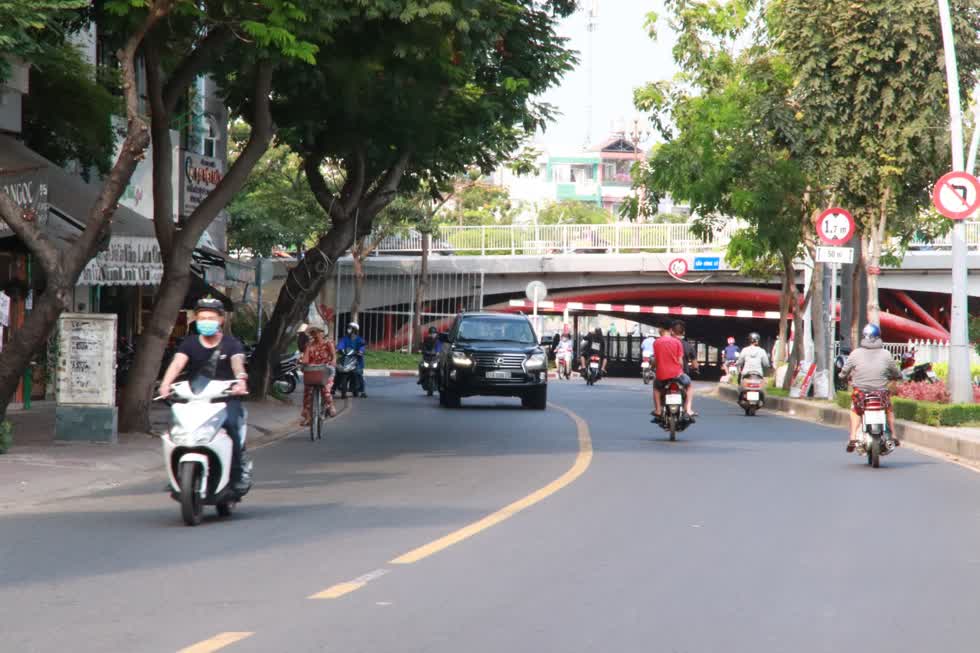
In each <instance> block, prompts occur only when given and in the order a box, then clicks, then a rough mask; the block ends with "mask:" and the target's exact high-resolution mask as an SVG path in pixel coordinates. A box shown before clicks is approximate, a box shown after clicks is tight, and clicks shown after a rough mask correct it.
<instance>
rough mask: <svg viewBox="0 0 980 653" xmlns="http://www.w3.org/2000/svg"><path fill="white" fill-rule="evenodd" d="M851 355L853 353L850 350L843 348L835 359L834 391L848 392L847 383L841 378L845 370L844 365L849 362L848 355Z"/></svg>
mask: <svg viewBox="0 0 980 653" xmlns="http://www.w3.org/2000/svg"><path fill="white" fill-rule="evenodd" d="M850 353H851V351H850V350H849V349H847V348H845V347H842V348H841V351H840V353H839V354H837V357H836V358H834V389H835V390H838V391H841V390H847V381H846V380H845V379H842V378H841V377H840V373H841V370H843V369H844V364H845V363H846V362H847V355H848V354H850Z"/></svg>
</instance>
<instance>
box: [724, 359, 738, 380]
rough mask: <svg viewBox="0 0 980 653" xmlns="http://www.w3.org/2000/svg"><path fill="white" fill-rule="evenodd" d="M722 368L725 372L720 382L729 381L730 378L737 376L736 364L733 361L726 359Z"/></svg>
mask: <svg viewBox="0 0 980 653" xmlns="http://www.w3.org/2000/svg"><path fill="white" fill-rule="evenodd" d="M723 369H724V370H725V373H724V374H723V375H722V377H721V382H722V383H731V381H732V379H735V378H738V365H737V364H736V363H735V361H727V362H726V363H725V366H724V368H723Z"/></svg>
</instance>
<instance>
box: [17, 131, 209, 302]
mask: <svg viewBox="0 0 980 653" xmlns="http://www.w3.org/2000/svg"><path fill="white" fill-rule="evenodd" d="M5 179H6V180H8V181H9V180H13V182H17V183H19V184H20V186H18V190H22V191H23V192H25V193H30V192H34V193H36V192H38V191H39V189H40V188H42V186H43V187H45V188H46V189H47V204H48V219H47V222H46V224H45V229H46V230H47V232H48V233H49V234H50V235H51V236H52V237H53V238H54V239H55V240H56V241H58V242H60V243H61V244H62V245H63V246H65V247H70V246H71V243H72V242H73V241H74V240H75V238H77V237H78V234H80V233H81V230H82V229H84V227H85V223H86V221H87V218H88V211H89V209H90V208H91V207H92V204H93V203H94V202H95V200H96V198H97V197H98V194H99V192H100V188H99V187H97V186H94V185H92V184H88V183H86V182H85V181H83V180H82V179H81V178H79V177H76V176H74V175H71V174H69V173H68V172H65V171H64V170H63V169H61V168H60V167H59V166H57V165H55V164H54V163H52V162H51V161H48V160H47V159H45V158H44V157H42V156H41V155H40V154H38V153H37V152H34V151H33V150H31V149H30V148H28V147H27V146H26V145H24V144H23V143H21V142H20V141H17V140H16V139H13V138H11V137H9V136H2V135H0V192H2V191H3V188H4V187H5V186H7V184H6V183H4V180H5ZM111 230H112V235H111V237H110V240H109V244H108V246H107V247H106V249H105V250H104V251H101V252H99V253H98V254H97V255H96V256H95V258H94V259H92V260H91V261H90V262H89V264H88V265H87V266H86V267H85V269H84V270H83V271H82V274H81V276H80V277H79V280H78V285H81V286H147V285H157V284H159V283H160V280H161V278H162V277H163V262H162V257H161V254H160V246H159V244H158V243H157V240H156V234H155V232H154V229H153V222H152V220H149V219H148V218H146V217H144V216H142V215H140V214H139V213H137V212H136V211H133V210H132V209H130V208H128V207H125V206H119V207H118V208H117V209H116V212H115V214H114V215H113V218H112V225H111ZM12 236H13V233H12V232H11V231H10V228H9V227H7V225H6V223H4V222H3V221H2V220H0V238H6V237H12ZM194 260H195V266H194V267H195V268H200V267H201V266H211V267H215V268H223V267H224V261H225V256H224V254H222V253H221V252H219V251H217V250H215V249H213V242H212V241H211V240H210V238H204V237H202V239H201V242H199V243H198V248H197V249H196V250H195V252H194ZM199 271H201V270H199ZM209 276H211V275H209ZM214 276H222V275H214ZM215 280H217V279H215Z"/></svg>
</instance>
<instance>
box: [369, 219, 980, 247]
mask: <svg viewBox="0 0 980 653" xmlns="http://www.w3.org/2000/svg"><path fill="white" fill-rule="evenodd" d="M738 229H739V226H738V225H737V224H734V223H731V224H728V225H726V226H725V227H724V228H722V229H720V230H718V231H717V232H715V233H714V234H712V237H711V239H710V241H709V242H705V241H703V240H702V239H700V238H698V236H696V235H695V233H694V231H693V230H692V228H691V225H689V224H634V223H631V222H616V223H613V224H586V225H575V224H562V225H537V226H536V225H529V224H528V225H499V226H493V225H491V226H476V227H448V226H447V227H440V228H439V232H438V234H436V235H434V236H433V237H432V240H431V245H430V249H431V251H433V252H435V253H439V254H463V255H466V254H470V255H474V254H480V255H487V254H511V255H516V254H526V255H552V254H588V253H610V254H619V253H629V252H666V253H692V252H721V251H724V250H725V248H726V247H727V246H728V242H729V240H730V239H731V237H732V235H733V234H734V233H735V232H736V231H737V230H738ZM966 231H967V243H968V244H969V245H970V247H978V246H980V222H968V223H966ZM948 247H950V237H949V235H946V236H944V237H942V238H940V239H938V240H935V241H932V242H925V241H913V243H912V246H911V249H912V250H919V251H928V250H942V249H945V248H948ZM376 251H377V252H378V253H379V254H411V253H419V252H421V251H422V234H420V233H418V232H409V233H408V234H406V235H399V236H390V237H388V238H385V239H384V240H383V241H381V243H380V244H379V245H378V248H377V250H376Z"/></svg>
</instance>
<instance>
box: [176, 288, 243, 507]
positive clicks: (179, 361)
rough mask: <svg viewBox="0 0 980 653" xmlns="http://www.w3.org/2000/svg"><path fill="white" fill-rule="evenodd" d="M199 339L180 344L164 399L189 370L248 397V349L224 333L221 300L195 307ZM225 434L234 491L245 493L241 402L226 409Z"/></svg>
mask: <svg viewBox="0 0 980 653" xmlns="http://www.w3.org/2000/svg"><path fill="white" fill-rule="evenodd" d="M194 318H195V324H196V325H197V332H198V335H197V336H188V337H186V338H184V340H183V342H181V343H180V347H179V348H178V349H177V353H176V354H174V358H173V360H172V361H171V362H170V365H169V367H167V371H166V372H165V373H164V375H163V380H162V381H161V382H160V396H161V397H169V396H170V392H171V390H170V386H171V385H172V384H173V382H174V381H175V380H176V379H177V377H178V376H180V373H181V372H182V371H183V370H184V368H185V367H186V368H187V369H188V372H189V376H190V378H194V377H196V376H198V375H199V374H203V375H205V376H207V377H208V378H210V379H211V380H213V381H234V380H236V379H237V381H238V382H237V383H236V384H235V386H234V387H233V389H232V392H233V393H234V394H235V395H239V396H240V395H247V394H248V384H247V381H248V374H247V373H246V372H245V348H244V347H242V343H241V342H240V341H239V340H238V339H237V338H235V337H234V336H232V335H230V334H225V333H223V332H222V327H223V326H224V322H225V307H224V304H222V303H221V301H220V300H217V299H213V298H211V297H205V298H203V299H201V300H199V301H198V302H197V304H196V306H195V307H194ZM225 415H226V417H225V424H224V428H225V431H227V432H228V435H229V436H231V442H232V452H231V477H232V479H233V484H234V488H235V489H236V490H240V491H244V490H247V489H248V482H247V480H246V479H244V478H243V475H242V470H243V465H242V463H243V459H244V454H245V409H244V407H243V406H242V402H241V400H239V399H228V401H227V402H226V406H225Z"/></svg>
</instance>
